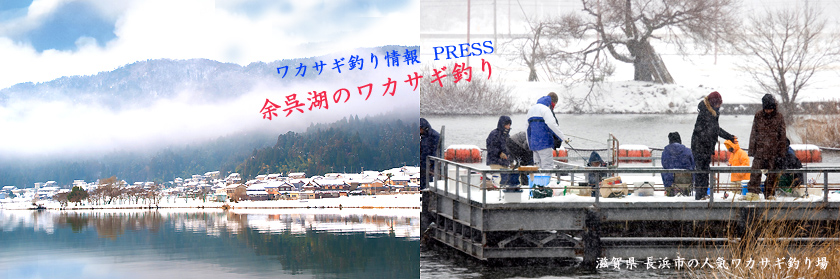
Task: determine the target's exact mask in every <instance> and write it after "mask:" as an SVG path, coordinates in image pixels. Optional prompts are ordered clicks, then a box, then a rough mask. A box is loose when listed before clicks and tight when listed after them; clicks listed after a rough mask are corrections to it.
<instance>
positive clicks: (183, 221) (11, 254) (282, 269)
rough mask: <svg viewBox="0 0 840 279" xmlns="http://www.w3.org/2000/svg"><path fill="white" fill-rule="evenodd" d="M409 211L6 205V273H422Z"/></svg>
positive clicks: (2, 227) (1, 239)
mask: <svg viewBox="0 0 840 279" xmlns="http://www.w3.org/2000/svg"><path fill="white" fill-rule="evenodd" d="M408 213H409V214H407V213H405V212H401V213H398V214H394V213H391V212H390V211H387V210H369V211H358V210H357V211H353V212H351V213H346V214H344V213H339V214H333V213H330V214H321V213H319V211H318V210H305V211H287V210H262V211H256V210H254V211H250V212H249V211H243V212H240V211H236V212H233V211H221V210H202V211H196V210H192V211H178V210H171V211H164V210H161V211H141V210H137V211H133V210H122V211H118V210H107V211H106V210H99V211H29V210H0V247H2V249H0V277H2V278H125V279H132V278H181V279H183V278H202V279H211V278H417V277H418V275H419V273H420V270H419V265H418V262H419V261H420V260H419V257H420V255H419V253H418V251H419V250H420V242H419V227H420V223H419V211H417V210H413V211H412V212H408Z"/></svg>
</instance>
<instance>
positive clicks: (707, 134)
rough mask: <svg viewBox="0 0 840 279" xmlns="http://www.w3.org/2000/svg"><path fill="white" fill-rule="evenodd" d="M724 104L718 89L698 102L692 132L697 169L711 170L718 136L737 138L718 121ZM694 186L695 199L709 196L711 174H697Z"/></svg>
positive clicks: (692, 148) (692, 151)
mask: <svg viewBox="0 0 840 279" xmlns="http://www.w3.org/2000/svg"><path fill="white" fill-rule="evenodd" d="M722 104H723V99H722V98H721V96H720V93H718V92H717V91H715V92H712V93H710V94H709V95H708V96H706V97H704V98H703V100H702V101H700V103H699V104H697V122H695V123H694V132H693V133H692V134H691V153H692V155H694V165H695V169H696V170H705V171H708V170H709V164H711V163H712V154H714V152H715V144H716V143H717V138H718V137H721V138H724V139H728V140H731V141H733V142H734V141H735V140H736V139H737V137H735V136H733V135H732V134H730V133H728V132H726V130H724V129H723V128H721V127H720V124H719V123H718V119H719V118H720V106H721V105H722ZM694 186H695V188H694V199H695V200H701V199H706V198H708V197H707V196H708V194H707V193H706V192H707V190H708V188H709V174H708V173H697V174H695V175H694Z"/></svg>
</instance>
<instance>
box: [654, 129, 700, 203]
mask: <svg viewBox="0 0 840 279" xmlns="http://www.w3.org/2000/svg"><path fill="white" fill-rule="evenodd" d="M668 142H669V143H668V146H665V149H664V150H662V168H663V169H685V170H694V166H695V164H694V155H693V154H692V153H691V149H688V147H685V145H683V144H682V139H680V133H677V132H671V133H670V134H668ZM662 183H663V184H665V193H666V195H667V196H674V195H675V193H674V191H673V190H672V189H671V185H672V184H674V174H673V173H664V172H663V173H662Z"/></svg>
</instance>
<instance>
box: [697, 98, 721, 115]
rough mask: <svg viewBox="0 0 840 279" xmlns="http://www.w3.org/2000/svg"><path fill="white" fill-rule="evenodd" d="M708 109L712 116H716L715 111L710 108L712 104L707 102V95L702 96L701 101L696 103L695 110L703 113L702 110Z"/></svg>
mask: <svg viewBox="0 0 840 279" xmlns="http://www.w3.org/2000/svg"><path fill="white" fill-rule="evenodd" d="M704 110H705V111H708V112H709V114H711V115H712V116H713V117H715V116H717V111H715V109H714V108H712V104H711V103H709V96H706V97H703V101H702V102H700V103H699V104H697V112H698V113H703V111H704Z"/></svg>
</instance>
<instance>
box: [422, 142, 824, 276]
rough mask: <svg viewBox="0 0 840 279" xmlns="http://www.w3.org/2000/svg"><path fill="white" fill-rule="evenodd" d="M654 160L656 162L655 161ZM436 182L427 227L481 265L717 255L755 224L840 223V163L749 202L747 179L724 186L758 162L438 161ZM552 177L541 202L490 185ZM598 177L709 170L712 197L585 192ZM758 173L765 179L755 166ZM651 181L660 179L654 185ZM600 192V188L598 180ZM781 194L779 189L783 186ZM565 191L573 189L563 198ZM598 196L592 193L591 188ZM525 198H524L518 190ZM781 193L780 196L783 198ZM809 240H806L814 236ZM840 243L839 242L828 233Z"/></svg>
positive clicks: (427, 205)
mask: <svg viewBox="0 0 840 279" xmlns="http://www.w3.org/2000/svg"><path fill="white" fill-rule="evenodd" d="M648 159H650V158H648ZM429 162H430V163H432V164H434V166H435V167H434V180H433V182H429V186H428V188H427V190H425V191H423V198H422V212H421V230H422V231H423V232H424V235H427V236H428V237H429V238H431V239H433V240H434V241H436V242H438V243H440V244H442V245H444V246H447V247H449V248H452V249H455V250H457V251H460V252H462V253H463V254H465V255H468V256H470V257H472V258H474V259H477V260H481V261H506V260H513V259H581V258H582V260H583V263H584V264H594V263H595V261H596V260H597V258H599V257H622V258H625V257H636V258H645V257H658V258H664V257H669V258H672V259H673V258H676V257H677V256H681V257H695V258H701V257H710V256H713V255H716V254H717V253H718V252H720V251H719V250H720V249H722V247H724V246H726V245H728V244H732V243H737V241H738V240H739V237H740V236H742V235H744V234H745V233H746V232H747V231H748V228H750V227H751V226H757V224H759V223H760V222H761V221H766V220H775V221H780V220H781V221H791V222H823V223H829V222H838V220H840V194H833V193H832V191H836V190H838V189H840V186H838V185H840V184H838V183H829V181H830V180H829V176H831V177H832V180H840V175H838V172H840V168H837V167H805V168H802V169H797V170H782V171H768V172H771V173H772V172H786V173H804V174H805V175H806V180H808V179H807V178H811V179H810V181H811V183H810V184H809V185H806V186H803V187H806V188H804V189H803V193H804V195H803V196H799V197H782V198H778V199H776V200H765V199H761V200H759V201H746V200H739V199H738V197H741V196H742V195H741V193H742V189H741V185H740V184H739V185H729V184H727V183H725V182H716V180H715V179H714V178H715V177H720V176H719V175H720V174H728V173H747V172H752V171H751V170H750V169H749V167H716V166H713V167H712V168H711V170H710V171H707V172H703V171H689V170H677V169H662V168H659V167H649V166H631V167H614V168H587V167H581V166H574V165H568V164H563V165H562V167H560V168H557V169H554V170H550V171H546V170H540V171H515V170H490V169H489V168H487V167H486V166H484V165H483V164H480V163H476V164H467V163H458V162H454V161H450V160H445V159H442V158H439V157H429ZM538 173H539V174H543V175H546V174H548V175H551V176H552V182H551V183H550V184H549V185H548V187H550V188H553V190H554V192H555V193H556V194H555V195H554V196H550V197H546V198H541V199H536V198H532V197H531V196H530V194H529V192H530V191H529V190H530V189H529V187H528V186H527V185H523V186H522V187H523V188H522V190H523V191H522V192H519V193H515V192H514V193H507V192H504V191H502V190H501V189H494V187H492V186H491V187H488V186H484V185H485V183H483V181H485V180H486V179H485V178H488V177H492V176H494V175H502V174H509V175H521V174H525V175H529V176H530V177H532V178H533V176H534V175H535V174H538ZM589 173H607V174H608V175H607V176H608V177H609V176H621V178H622V180H625V182H631V183H632V182H636V183H634V184H636V185H638V184H639V183H638V182H640V181H645V182H647V181H656V180H657V178H658V177H659V175H660V173H676V174H679V173H690V174H694V173H702V174H707V175H710V176H711V177H712V179H711V180H710V181H711V187H712V190H711V193H710V198H709V199H708V200H695V199H694V196H693V195H691V196H682V197H666V196H665V194H664V188H663V187H662V185H656V186H655V187H653V188H654V189H655V193H654V195H653V196H639V195H638V192H636V193H633V192H634V191H633V190H634V189H633V186H632V184H631V183H628V184H630V185H628V189H629V192H630V193H629V195H626V196H623V197H620V198H604V197H601V196H600V195H596V196H595V197H592V196H591V195H588V194H587V195H584V196H580V195H577V194H575V193H576V192H581V191H589V189H592V188H591V187H589V186H578V185H579V184H578V182H580V181H586V179H585V176H586V174H589ZM753 175H760V173H758V172H754V173H753ZM648 184H650V183H648ZM594 187H595V192H596V193H597V192H600V190H601V189H600V187H601V186H600V185H595V186H594ZM777 191H779V190H777ZM563 193H565V195H564V194H563ZM586 193H589V192H586ZM517 195H519V196H517ZM777 195H778V194H777ZM811 240H815V239H814V238H813V237H812V238H807V237H806V238H802V239H797V240H796V241H811ZM822 240H831V241H837V240H836V239H822Z"/></svg>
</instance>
